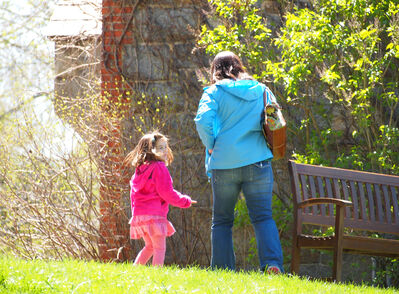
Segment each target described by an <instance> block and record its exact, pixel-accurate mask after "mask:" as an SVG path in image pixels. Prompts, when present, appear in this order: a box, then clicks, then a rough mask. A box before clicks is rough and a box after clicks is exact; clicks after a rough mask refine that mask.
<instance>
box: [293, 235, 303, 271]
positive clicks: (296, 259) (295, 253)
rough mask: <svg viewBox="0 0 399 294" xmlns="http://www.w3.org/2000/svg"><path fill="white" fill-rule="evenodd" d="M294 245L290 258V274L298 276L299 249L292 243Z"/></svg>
mask: <svg viewBox="0 0 399 294" xmlns="http://www.w3.org/2000/svg"><path fill="white" fill-rule="evenodd" d="M293 242H294V245H293V246H292V257H291V273H292V274H296V275H298V274H299V265H300V263H301V248H300V247H298V246H297V244H296V243H297V242H296V241H293Z"/></svg>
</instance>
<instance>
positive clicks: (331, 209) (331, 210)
mask: <svg viewBox="0 0 399 294" xmlns="http://www.w3.org/2000/svg"><path fill="white" fill-rule="evenodd" d="M325 182H326V188H327V195H326V196H327V198H334V194H333V192H332V188H331V182H330V179H329V178H326V179H325ZM327 206H328V215H334V207H333V205H332V204H328V205H327Z"/></svg>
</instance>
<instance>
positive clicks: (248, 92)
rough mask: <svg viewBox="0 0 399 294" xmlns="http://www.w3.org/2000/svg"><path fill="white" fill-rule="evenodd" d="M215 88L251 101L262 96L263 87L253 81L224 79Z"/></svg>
mask: <svg viewBox="0 0 399 294" xmlns="http://www.w3.org/2000/svg"><path fill="white" fill-rule="evenodd" d="M215 85H216V87H218V88H220V89H222V90H223V91H225V92H227V93H229V94H230V95H233V96H236V97H239V98H241V99H244V100H247V101H252V100H256V99H259V96H262V95H263V91H264V90H265V86H264V85H263V84H261V83H259V82H257V81H253V80H237V81H235V80H230V79H224V80H221V81H219V82H217V83H216V84H215Z"/></svg>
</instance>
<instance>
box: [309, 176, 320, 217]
mask: <svg viewBox="0 0 399 294" xmlns="http://www.w3.org/2000/svg"><path fill="white" fill-rule="evenodd" d="M309 185H310V195H311V198H316V197H317V191H316V187H315V184H314V179H313V177H312V176H309ZM311 211H312V212H313V213H314V214H318V213H317V206H316V205H315V206H312V208H311Z"/></svg>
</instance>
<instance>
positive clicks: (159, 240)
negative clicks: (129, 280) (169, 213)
mask: <svg viewBox="0 0 399 294" xmlns="http://www.w3.org/2000/svg"><path fill="white" fill-rule="evenodd" d="M143 239H144V242H145V246H144V248H143V249H142V250H141V251H140V252H139V254H138V255H137V257H136V260H135V261H134V264H135V265H137V264H141V265H145V264H146V263H147V261H148V260H149V259H150V258H151V256H152V265H154V266H163V263H164V260H165V251H166V236H161V235H157V236H150V235H148V234H147V233H146V234H145V235H144V236H143Z"/></svg>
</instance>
